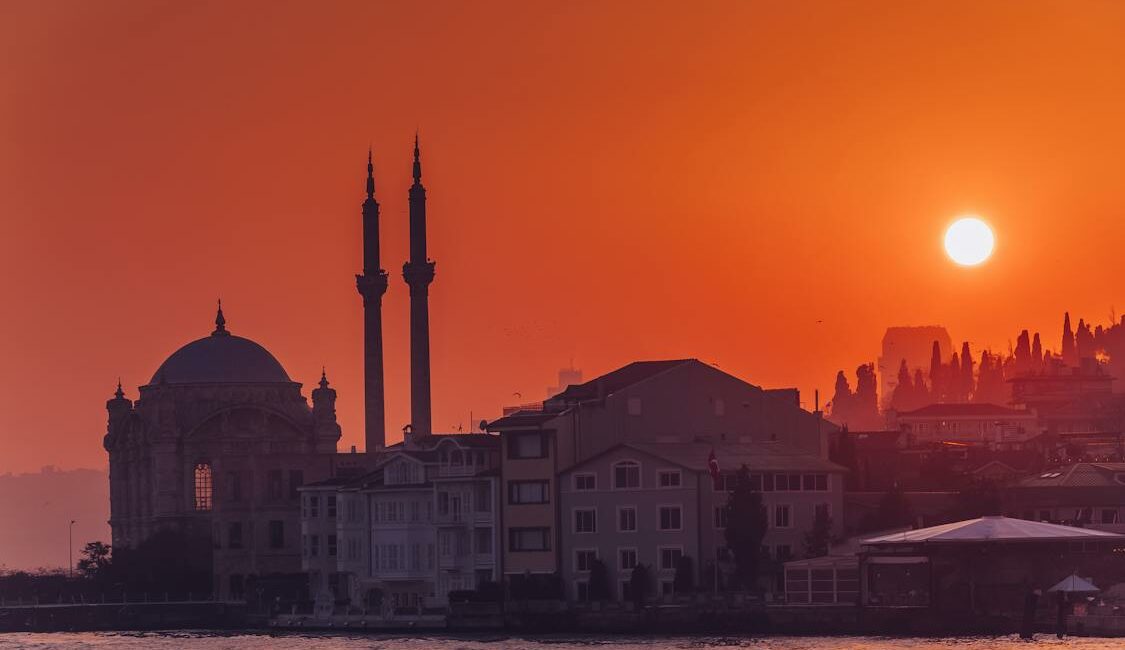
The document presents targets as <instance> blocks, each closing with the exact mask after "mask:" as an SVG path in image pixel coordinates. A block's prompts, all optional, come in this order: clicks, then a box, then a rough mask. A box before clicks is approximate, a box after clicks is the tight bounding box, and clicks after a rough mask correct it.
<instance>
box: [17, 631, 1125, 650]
mask: <svg viewBox="0 0 1125 650" xmlns="http://www.w3.org/2000/svg"><path fill="white" fill-rule="evenodd" d="M1032 647H1035V648H1053V649H1055V650H1110V649H1113V650H1121V649H1122V648H1125V639H1101V638H1083V637H1068V638H1066V639H1064V640H1062V641H1060V640H1058V639H1056V638H1055V637H1054V636H1050V635H1043V634H1040V635H1037V636H1036V642H1035V643H1034V644H1033V646H1032ZM9 648H34V649H36V650H47V649H53V648H67V649H68V650H69V649H71V648H90V649H96V650H116V649H117V648H122V649H128V650H133V649H140V648H145V649H148V648H153V649H156V650H162V649H172V648H177V649H178V648H186V649H187V650H227V649H228V648H229V649H230V650H235V649H238V650H243V649H245V650H259V649H265V648H281V649H282V650H352V649H359V648H363V649H364V650H368V649H370V650H429V649H431V648H433V649H434V650H485V649H488V650H524V649H527V650H706V649H708V648H758V649H761V650H814V649H815V650H907V649H908V648H920V649H922V650H985V649H988V650H992V649H996V650H1016V649H1017V648H1018V649H1019V650H1028V648H1029V645H1028V643H1027V642H1026V641H1021V640H1020V639H1019V638H1018V637H1016V636H1002V637H957V638H924V639H919V638H888V637H766V638H756V637H742V636H685V637H630V636H597V637H595V636H574V635H572V636H538V637H520V636H506V635H495V636H487V635H472V636H420V637H406V636H392V635H355V636H349V635H329V634H323V635H318V634H265V633H264V634H246V633H241V634H224V633H219V632H198V631H180V632H80V633H68V632H57V633H50V634H23V633H8V634H0V649H3V650H8V649H9Z"/></svg>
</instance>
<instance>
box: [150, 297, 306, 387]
mask: <svg viewBox="0 0 1125 650" xmlns="http://www.w3.org/2000/svg"><path fill="white" fill-rule="evenodd" d="M215 324H216V327H215V331H214V332H212V333H211V336H206V337H204V338H201V339H196V340H195V341H192V342H191V343H188V344H187V345H185V346H183V347H182V348H180V349H179V350H176V351H175V352H173V353H172V356H170V357H168V358H167V359H165V361H164V363H162V364H160V367H159V368H157V369H156V372H155V373H154V374H153V375H152V379H151V380H150V381H149V384H150V385H152V384H162V383H164V384H273V383H282V384H288V383H292V380H290V379H289V374H288V373H286V372H285V368H282V367H281V363H279V362H278V360H277V359H276V358H274V356H273V355H272V354H270V353H269V350H266V349H265V348H264V347H262V346H261V345H258V344H257V343H255V342H254V341H251V340H250V339H247V338H243V337H241V336H234V335H232V334H231V333H230V332H228V331H227V329H226V320H225V319H223V312H222V310H221V309H220V310H219V313H218V316H217V317H216V319H215Z"/></svg>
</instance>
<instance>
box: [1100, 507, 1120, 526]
mask: <svg viewBox="0 0 1125 650" xmlns="http://www.w3.org/2000/svg"><path fill="white" fill-rule="evenodd" d="M1102 523H1103V524H1116V523H1117V509H1116V508H1105V509H1103V510H1102Z"/></svg>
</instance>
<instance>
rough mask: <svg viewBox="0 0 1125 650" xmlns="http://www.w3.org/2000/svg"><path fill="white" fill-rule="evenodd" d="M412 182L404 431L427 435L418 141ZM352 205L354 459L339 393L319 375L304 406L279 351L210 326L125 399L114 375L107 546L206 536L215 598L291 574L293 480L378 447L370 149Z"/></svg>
mask: <svg viewBox="0 0 1125 650" xmlns="http://www.w3.org/2000/svg"><path fill="white" fill-rule="evenodd" d="M413 172H414V173H413V177H414V183H413V185H412V186H411V187H410V190H409V202H410V210H409V219H410V257H409V261H407V262H406V264H404V265H403V278H404V280H405V281H406V284H407V286H408V287H409V290H410V297H411V300H410V302H411V305H410V334H411V341H410V349H411V372H410V375H411V383H410V386H411V418H412V422H411V425H410V426H411V430H412V432H413V433H414V434H416V435H429V434H430V433H431V431H430V360H429V307H428V295H429V285H430V283H431V282H432V281H433V278H434V262H433V261H431V260H430V259H429V258H428V257H427V255H426V207H425V203H426V190H425V188H424V187H423V185H422V164H421V156H420V152H419V148H418V140H417V137H415V141H414V169H413ZM366 189H367V197H366V199H365V200H364V201H363V206H362V218H363V271H362V273H360V274H358V275H357V276H356V286H357V289H358V290H359V293H360V295H361V296H362V299H363V305H364V407H365V408H364V410H365V441H366V450H365V451H366V453H365V454H355V453H351V454H340V453H337V449H336V445H337V443H338V442H339V440H340V426H339V425H338V424H337V422H336V391H335V390H334V389H332V388H331V387H330V386H329V382H328V379H327V377H326V376H324V374H323V373H322V375H321V377H320V381H319V384H318V387H317V388H315V389H313V390H312V391H311V398H312V404H311V406H310V404H309V401H308V400H307V399H306V397H305V395H304V394H303V393H302V391H301V387H302V386H301V384H300V383H299V382H296V381H293V379H292V378H291V377H290V376H289V374H288V373H287V372H286V371H285V368H284V367H283V366H282V364H281V363H280V362H279V361H278V360H277V358H276V357H275V356H274V355H273V354H271V353H270V352H269V350H267V349H265V348H264V347H262V346H261V345H259V344H258V343H255V342H254V341H253V340H251V339H249V338H244V337H242V336H237V335H235V334H234V333H233V332H232V331H231V330H232V329H236V328H233V327H231V328H228V325H227V321H226V318H225V316H224V314H223V310H222V304H221V303H220V304H219V309H218V312H217V314H216V316H215V328H214V330H213V331H212V332H211V333H210V335H208V336H204V337H203V338H200V339H197V340H195V341H192V342H190V343H188V344H186V345H184V346H183V347H181V348H180V349H178V350H176V351H175V352H174V353H172V355H171V356H169V357H168V358H167V359H166V360H165V361H164V363H162V364H161V365H160V367H159V368H157V370H156V372H155V373H154V374H153V375H152V379H151V380H149V382H148V384H146V385H143V386H140V388H139V396H138V398H137V399H136V400H135V401H133V400H130V399H128V398H126V397H125V392H124V390H123V389H122V387H121V385H120V382H119V383H118V386H117V391H116V393H115V394H114V396H113V398H112V399H110V400H109V401H108V402H107V403H106V410H107V411H108V412H109V424H108V427H107V433H106V435H105V439H104V446H105V449H106V451H107V452H109V474H110V521H109V523H110V527H111V529H112V534H113V541H112V543H113V546H114V547H115V548H136V547H137V546H138V545H140V544H142V543H143V542H144V541H145V540H146V539H149V538H150V537H151V536H153V535H154V534H156V533H157V532H160V531H164V530H173V531H178V532H182V533H185V534H190V535H199V536H204V537H207V538H209V539H210V541H211V543H212V548H213V549H214V551H213V556H212V557H213V559H212V568H213V572H212V573H213V588H214V592H215V595H216V597H219V598H241V597H242V596H243V595H244V592H245V590H247V583H248V581H252V580H254V579H257V578H262V577H265V576H284V575H294V574H298V573H300V571H301V544H300V498H299V494H298V488H299V487H300V486H301V485H304V484H307V483H312V482H316V481H320V480H324V479H327V478H331V477H333V476H339V475H344V474H347V473H349V472H355V471H359V470H361V469H363V468H364V467H367V466H370V465H371V464H373V462H374V460H375V459H376V458H377V457H378V455H379V454H380V452H381V451H382V450H383V448H384V447H385V443H386V437H385V422H384V400H383V335H382V298H383V294H384V293H385V292H386V290H387V286H388V282H387V272H386V271H385V270H383V269H382V267H381V264H380V257H379V252H380V251H379V204H378V202H377V201H376V200H375V179H374V168H373V164H372V161H371V153H370V152H368V161H367V187H366Z"/></svg>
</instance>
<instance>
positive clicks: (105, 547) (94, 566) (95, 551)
mask: <svg viewBox="0 0 1125 650" xmlns="http://www.w3.org/2000/svg"><path fill="white" fill-rule="evenodd" d="M110 553H111V549H110V546H109V544H106V543H105V542H89V543H87V544H86V546H85V547H84V548H83V549H82V559H80V560H78V572H79V573H81V574H82V576H83V577H85V578H88V579H90V580H105V579H106V578H107V577H108V575H109V571H110V563H111V561H112V557H111V555H110Z"/></svg>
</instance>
